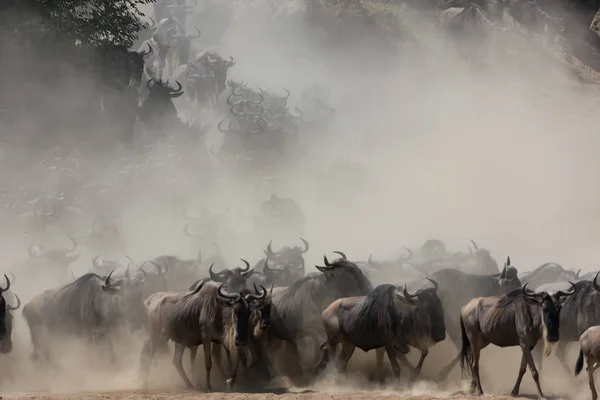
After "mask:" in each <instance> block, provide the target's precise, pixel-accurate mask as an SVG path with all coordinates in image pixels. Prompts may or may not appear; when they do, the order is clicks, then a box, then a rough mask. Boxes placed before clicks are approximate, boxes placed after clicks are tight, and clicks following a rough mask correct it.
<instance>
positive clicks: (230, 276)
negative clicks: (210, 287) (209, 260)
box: [208, 259, 254, 292]
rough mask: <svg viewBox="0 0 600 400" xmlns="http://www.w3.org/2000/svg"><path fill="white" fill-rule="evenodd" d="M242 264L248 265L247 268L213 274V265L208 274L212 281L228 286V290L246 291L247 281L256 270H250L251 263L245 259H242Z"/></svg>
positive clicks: (225, 270)
mask: <svg viewBox="0 0 600 400" xmlns="http://www.w3.org/2000/svg"><path fill="white" fill-rule="evenodd" d="M241 260H242V262H243V263H244V264H245V265H246V267H245V268H240V267H237V268H234V269H233V270H230V269H224V270H222V271H220V272H213V270H212V267H213V266H212V265H211V266H210V268H209V269H208V273H209V274H210V279H212V280H213V281H215V282H219V283H223V284H225V285H226V286H227V288H228V290H231V291H237V292H241V291H242V290H243V289H246V281H247V280H248V278H250V276H251V275H252V273H253V272H254V269H250V263H249V262H248V261H246V260H244V259H241Z"/></svg>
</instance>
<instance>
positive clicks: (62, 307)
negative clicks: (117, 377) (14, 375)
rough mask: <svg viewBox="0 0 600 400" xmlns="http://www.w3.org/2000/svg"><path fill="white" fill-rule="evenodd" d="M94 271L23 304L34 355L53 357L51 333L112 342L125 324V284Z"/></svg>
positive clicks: (108, 343) (110, 352) (100, 341)
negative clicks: (102, 276)
mask: <svg viewBox="0 0 600 400" xmlns="http://www.w3.org/2000/svg"><path fill="white" fill-rule="evenodd" d="M111 275H112V273H110V274H109V275H108V276H107V277H106V278H104V279H103V278H101V277H100V276H98V275H96V274H94V273H87V274H85V275H82V276H81V277H79V278H78V279H77V280H75V281H74V282H71V283H69V284H67V285H65V286H63V287H60V288H57V289H49V290H46V291H44V292H42V293H40V294H38V295H37V296H35V297H34V298H33V299H32V300H31V301H29V302H28V303H27V304H25V306H24V307H23V317H24V318H25V321H26V322H27V325H28V326H29V332H30V334H31V342H32V344H33V354H34V358H36V359H37V358H38V357H40V356H43V357H44V358H45V359H46V360H48V359H49V357H50V353H49V351H50V347H51V346H50V344H49V343H48V341H49V340H50V339H49V338H48V334H58V335H65V334H66V335H74V336H77V337H80V338H83V339H86V340H88V341H89V342H90V343H97V344H99V343H103V344H106V345H109V350H110V351H109V355H110V356H112V357H114V354H112V349H111V347H112V346H110V339H111V335H112V334H113V333H115V329H117V328H118V327H119V326H120V325H121V324H123V325H122V326H124V323H125V306H124V304H123V303H124V296H123V294H124V293H123V292H124V290H123V289H124V284H125V282H124V281H123V280H122V279H117V280H113V279H111Z"/></svg>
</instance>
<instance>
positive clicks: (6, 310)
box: [0, 274, 21, 354]
mask: <svg viewBox="0 0 600 400" xmlns="http://www.w3.org/2000/svg"><path fill="white" fill-rule="evenodd" d="M4 279H5V280H6V287H5V288H1V287H0V354H6V353H10V352H11V351H12V329H13V316H12V311H15V310H17V309H19V307H21V300H20V299H19V297H18V296H17V295H16V294H15V295H14V297H15V298H16V300H17V305H16V306H11V305H9V304H8V303H7V302H6V299H5V298H4V294H5V293H6V292H8V291H9V290H10V280H9V279H8V276H6V274H4Z"/></svg>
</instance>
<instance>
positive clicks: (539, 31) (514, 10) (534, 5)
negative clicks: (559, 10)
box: [506, 0, 564, 41]
mask: <svg viewBox="0 0 600 400" xmlns="http://www.w3.org/2000/svg"><path fill="white" fill-rule="evenodd" d="M506 3H507V8H508V13H509V14H510V16H511V17H512V18H513V19H514V20H515V21H516V23H517V24H518V25H519V26H520V27H521V28H522V29H524V30H525V31H526V32H527V35H528V36H529V37H530V38H533V36H534V35H544V36H545V37H544V39H546V40H547V39H550V38H548V37H547V36H546V34H547V33H550V35H552V38H551V39H552V41H554V40H555V39H556V36H557V35H559V34H561V33H562V32H563V30H564V27H563V21H562V19H561V18H558V17H554V16H552V15H550V14H548V13H547V12H546V11H544V10H543V9H542V8H541V7H540V5H539V3H538V2H537V1H535V0H508V1H507V2H506Z"/></svg>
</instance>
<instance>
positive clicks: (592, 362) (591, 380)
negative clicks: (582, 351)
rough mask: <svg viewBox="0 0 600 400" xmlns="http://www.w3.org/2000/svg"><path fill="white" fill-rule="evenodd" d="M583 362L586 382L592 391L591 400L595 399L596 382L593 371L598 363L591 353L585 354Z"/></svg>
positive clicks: (596, 396) (596, 395)
mask: <svg viewBox="0 0 600 400" xmlns="http://www.w3.org/2000/svg"><path fill="white" fill-rule="evenodd" d="M585 362H586V364H587V371H588V382H589V384H590V391H591V392H592V400H597V399H598V393H597V392H596V384H595V383H594V371H596V369H597V368H598V363H597V362H596V360H595V359H594V357H593V356H591V355H586V358H585Z"/></svg>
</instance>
